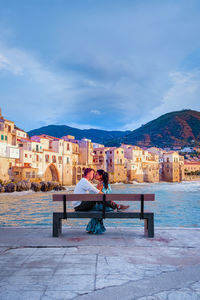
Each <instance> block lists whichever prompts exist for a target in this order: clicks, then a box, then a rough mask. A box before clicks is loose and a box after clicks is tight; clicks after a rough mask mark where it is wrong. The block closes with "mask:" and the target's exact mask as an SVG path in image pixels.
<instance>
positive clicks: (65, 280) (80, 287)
mask: <svg viewBox="0 0 200 300" xmlns="http://www.w3.org/2000/svg"><path fill="white" fill-rule="evenodd" d="M93 290H94V276H92V275H66V274H63V275H54V276H53V278H52V279H51V281H50V282H49V283H48V288H47V291H74V292H77V291H87V292H89V291H93Z"/></svg>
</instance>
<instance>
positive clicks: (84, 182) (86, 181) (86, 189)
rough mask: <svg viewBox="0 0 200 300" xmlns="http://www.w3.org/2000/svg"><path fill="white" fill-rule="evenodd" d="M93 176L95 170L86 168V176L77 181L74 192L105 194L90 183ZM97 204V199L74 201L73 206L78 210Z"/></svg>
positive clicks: (87, 208) (85, 209)
mask: <svg viewBox="0 0 200 300" xmlns="http://www.w3.org/2000/svg"><path fill="white" fill-rule="evenodd" d="M93 178H94V170H93V169H91V168H87V169H85V171H84V177H83V178H82V179H81V180H80V181H79V182H78V183H77V185H76V187H75V190H74V194H89V193H92V194H103V193H102V192H101V191H100V190H98V189H97V188H95V187H94V186H93V185H92V184H91V183H90V180H93ZM95 204H96V202H95V201H82V202H80V201H74V203H73V206H74V209H75V210H76V211H87V210H90V209H92V208H93V206H94V205H95Z"/></svg>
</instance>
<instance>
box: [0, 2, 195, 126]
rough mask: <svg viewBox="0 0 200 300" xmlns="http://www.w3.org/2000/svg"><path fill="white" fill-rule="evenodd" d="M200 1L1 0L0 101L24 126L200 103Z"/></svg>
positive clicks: (135, 116) (118, 121)
mask: <svg viewBox="0 0 200 300" xmlns="http://www.w3.org/2000/svg"><path fill="white" fill-rule="evenodd" d="M199 34H200V1H199V0H189V1H188V0H167V1H163V0H151V1H149V0H130V1H129V0H84V1H83V0H28V1H27V0H17V1H14V0H0V107H1V108H2V114H3V116H4V117H5V118H6V119H9V120H12V121H14V122H15V124H16V125H17V126H18V127H20V128H22V129H23V130H26V131H29V130H32V129H36V128H39V127H42V126H46V125H50V124H55V125H68V126H71V127H76V128H80V129H83V128H98V129H104V130H134V129H136V128H138V127H140V126H141V125H143V124H145V123H147V122H149V121H151V120H153V119H155V118H157V117H159V116H161V115H162V114H165V113H167V112H171V111H177V110H182V109H193V110H197V111H200V38H199Z"/></svg>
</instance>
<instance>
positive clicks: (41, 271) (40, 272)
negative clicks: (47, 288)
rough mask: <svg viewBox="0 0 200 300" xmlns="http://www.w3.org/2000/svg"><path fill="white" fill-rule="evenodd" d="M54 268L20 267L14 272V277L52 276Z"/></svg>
mask: <svg viewBox="0 0 200 300" xmlns="http://www.w3.org/2000/svg"><path fill="white" fill-rule="evenodd" d="M54 273H55V267H51V268H34V267H33V268H29V267H26V266H22V267H21V268H19V269H18V270H16V271H15V276H53V274H54Z"/></svg>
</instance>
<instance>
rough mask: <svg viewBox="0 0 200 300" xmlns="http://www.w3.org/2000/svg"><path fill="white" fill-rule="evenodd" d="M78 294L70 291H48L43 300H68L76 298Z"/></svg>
mask: <svg viewBox="0 0 200 300" xmlns="http://www.w3.org/2000/svg"><path fill="white" fill-rule="evenodd" d="M77 295H78V294H77V293H74V292H70V291H59V292H58V291H46V292H45V293H44V295H43V296H42V297H41V300H67V299H72V298H75V297H76V296H77Z"/></svg>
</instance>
